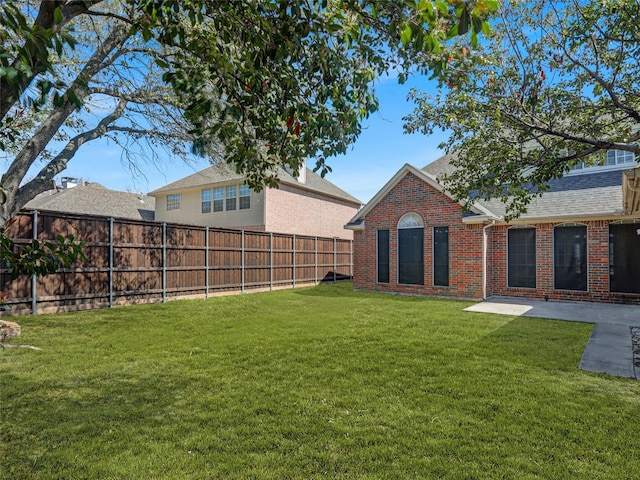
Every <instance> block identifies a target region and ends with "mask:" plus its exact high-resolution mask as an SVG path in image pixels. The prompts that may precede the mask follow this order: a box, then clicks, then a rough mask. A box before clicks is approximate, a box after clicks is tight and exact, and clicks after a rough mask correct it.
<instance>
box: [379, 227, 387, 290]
mask: <svg viewBox="0 0 640 480" xmlns="http://www.w3.org/2000/svg"><path fill="white" fill-rule="evenodd" d="M377 251H378V259H377V267H378V283H389V230H378V250H377Z"/></svg>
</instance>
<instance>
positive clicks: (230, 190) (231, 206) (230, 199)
mask: <svg viewBox="0 0 640 480" xmlns="http://www.w3.org/2000/svg"><path fill="white" fill-rule="evenodd" d="M226 190H227V194H226V197H227V203H226V206H225V210H227V211H228V210H235V209H236V186H235V185H229V186H228V187H227V188H226Z"/></svg>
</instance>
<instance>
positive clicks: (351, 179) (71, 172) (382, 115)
mask: <svg viewBox="0 0 640 480" xmlns="http://www.w3.org/2000/svg"><path fill="white" fill-rule="evenodd" d="M412 86H415V87H417V88H419V89H421V90H426V89H433V88H434V87H433V82H429V81H428V80H427V78H426V77H415V78H413V79H412V80H411V81H410V82H407V83H406V84H405V85H399V84H398V83H397V80H396V79H395V78H392V77H388V78H384V79H382V80H381V81H379V82H378V83H377V84H376V92H377V94H378V97H379V99H380V109H379V111H378V112H376V113H374V114H373V115H372V116H371V117H370V118H369V119H367V120H366V121H365V123H364V125H363V126H364V128H363V132H362V134H361V136H360V137H359V139H358V140H357V142H356V143H355V144H354V145H353V146H352V147H351V148H350V149H349V150H348V151H347V153H346V154H345V155H342V156H339V157H333V158H330V159H329V161H328V163H329V165H330V166H331V168H332V169H333V171H332V172H330V173H329V174H328V175H327V177H326V178H327V179H328V180H329V181H331V182H333V183H334V184H336V185H337V186H339V187H340V188H342V189H343V190H345V191H347V192H349V193H350V194H351V195H353V196H354V197H356V198H358V199H359V200H361V201H362V202H363V203H366V202H367V201H369V200H370V199H371V197H373V195H375V194H376V192H377V191H378V190H380V188H382V186H383V185H384V184H385V183H386V182H387V181H388V180H389V179H390V178H391V177H392V176H393V174H394V173H396V172H397V171H398V170H399V169H400V167H402V165H404V164H405V163H410V164H412V165H414V166H417V167H423V166H424V165H426V164H428V163H430V162H431V161H433V160H435V159H437V158H438V157H439V156H441V155H442V154H443V152H442V151H440V150H438V144H440V142H442V141H443V140H444V139H445V138H446V137H445V135H444V134H443V133H439V134H438V133H436V134H434V135H431V136H425V135H421V134H412V135H406V134H404V133H403V128H402V125H403V122H402V117H403V116H405V115H407V114H408V113H410V112H411V111H412V110H413V104H412V103H410V102H407V94H408V93H409V90H410V88H411V87H412ZM121 152H122V150H121V148H120V147H119V146H118V145H116V144H114V143H113V142H107V141H106V140H96V141H94V142H91V144H87V145H85V146H83V147H82V148H81V149H80V150H79V151H78V153H77V154H76V156H75V157H74V158H73V159H72V161H71V162H70V163H69V166H68V167H67V169H66V170H65V171H64V172H63V173H62V174H61V175H60V176H70V177H80V178H82V179H84V180H87V181H91V182H98V183H100V184H102V185H103V186H105V187H107V188H110V189H113V190H122V191H131V192H143V193H147V192H150V191H152V190H155V189H157V188H159V187H162V186H163V185H166V184H168V183H171V182H174V181H176V180H179V179H180V178H183V177H185V176H187V175H190V174H192V173H194V172H197V171H198V170H201V169H203V168H206V167H207V166H209V164H208V163H207V161H206V159H197V160H196V161H195V163H194V164H192V165H187V164H185V163H184V162H181V161H178V160H173V161H166V162H163V163H161V164H158V165H142V166H141V167H140V168H141V169H142V170H143V171H144V172H145V174H144V176H142V175H133V174H132V172H131V171H130V170H129V168H128V167H127V166H126V165H123V164H122V161H121Z"/></svg>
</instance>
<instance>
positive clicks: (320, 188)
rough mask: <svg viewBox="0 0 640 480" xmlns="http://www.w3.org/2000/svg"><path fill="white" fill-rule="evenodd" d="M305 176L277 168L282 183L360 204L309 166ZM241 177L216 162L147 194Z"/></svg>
mask: <svg viewBox="0 0 640 480" xmlns="http://www.w3.org/2000/svg"><path fill="white" fill-rule="evenodd" d="M306 176H307V178H306V183H300V182H298V181H297V180H296V179H295V178H294V177H292V176H291V175H290V174H289V173H287V172H286V171H285V170H284V169H283V168H280V169H279V170H278V178H279V179H280V182H281V183H283V184H287V185H291V186H294V187H297V188H301V189H304V190H309V191H312V192H315V193H318V194H321V195H328V196H330V197H334V198H337V199H340V200H344V201H347V202H350V203H354V204H357V205H361V204H362V202H361V201H360V200H358V199H357V198H355V197H354V196H352V195H350V194H349V193H347V192H345V191H344V190H342V189H341V188H339V187H337V186H336V185H334V184H333V183H331V182H330V181H329V180H327V179H326V178H322V177H321V176H320V175H318V174H317V173H314V172H313V171H312V170H310V169H309V168H307V171H306ZM243 178H244V176H243V175H240V174H238V173H237V172H236V171H235V169H234V168H233V167H232V166H230V165H228V164H226V163H218V164H216V165H213V166H211V167H209V168H205V169H204V170H201V171H199V172H196V173H194V174H192V175H189V176H187V177H184V178H181V179H180V180H177V181H175V182H173V183H170V184H168V185H165V186H164V187H160V188H158V189H156V190H154V191H152V192H150V193H149V195H158V194H163V193H169V192H176V191H180V190H186V189H189V188H197V187H202V186H205V185H211V184H214V183H221V182H230V181H236V180H238V181H240V180H242V179H243Z"/></svg>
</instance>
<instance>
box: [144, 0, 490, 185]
mask: <svg viewBox="0 0 640 480" xmlns="http://www.w3.org/2000/svg"><path fill="white" fill-rule="evenodd" d="M479 3H481V2H462V3H460V5H458V6H457V7H455V6H453V5H449V4H444V3H443V2H426V1H419V2H415V3H414V2H397V1H396V2H389V1H373V2H372V1H365V2H358V1H331V2H323V3H318V2H305V1H301V0H290V1H268V2H259V3H258V4H256V5H252V6H250V7H249V8H247V5H246V3H245V2H241V1H235V2H234V1H232V2H227V3H226V4H224V6H220V4H205V5H202V3H201V2H195V1H184V2H173V1H168V0H147V1H145V2H143V3H142V5H141V8H142V9H143V11H144V12H145V13H146V15H145V16H144V17H143V19H142V20H141V21H140V22H139V23H138V24H137V28H138V30H139V31H140V32H142V35H143V38H147V37H148V38H151V37H152V36H153V38H155V39H156V40H157V41H159V42H161V43H162V44H164V45H166V46H168V47H171V48H174V49H178V50H179V51H180V52H181V53H180V54H179V55H176V56H175V57H174V58H173V59H172V61H171V62H170V63H167V62H166V61H164V60H162V62H161V63H159V65H160V66H161V67H163V68H166V69H167V71H166V73H165V74H164V77H163V78H164V80H165V81H166V82H168V83H169V84H171V85H172V87H173V89H174V91H175V92H176V94H177V95H179V96H180V97H181V98H182V99H183V101H184V103H185V105H186V108H185V115H186V117H187V118H188V119H189V120H190V121H191V123H192V124H193V125H194V129H193V130H192V132H191V133H193V134H194V135H195V136H196V137H197V139H198V140H197V142H196V143H197V146H196V151H206V150H207V143H208V142H210V140H211V139H215V140H217V141H218V142H219V143H221V144H223V145H224V146H225V158H226V159H227V161H228V162H230V163H231V164H234V165H235V166H236V168H237V170H238V172H240V173H243V174H246V175H247V176H248V179H249V183H250V184H251V185H252V187H253V188H254V189H260V188H261V187H262V186H263V185H265V184H268V185H275V183H276V182H277V178H276V172H277V167H278V166H280V165H282V164H285V165H288V166H290V167H292V168H293V170H294V171H297V170H298V169H299V168H300V166H301V165H302V162H303V161H304V160H306V159H307V158H315V159H316V161H317V163H316V170H319V171H320V172H321V174H323V175H324V174H325V173H326V172H327V171H328V170H330V168H329V166H328V165H327V163H326V159H327V158H328V157H330V156H332V155H336V154H341V153H345V152H346V150H347V148H348V146H349V145H350V144H352V143H353V142H354V141H355V139H356V138H357V137H358V135H359V134H360V131H361V122H362V120H363V119H365V118H366V117H367V116H368V115H370V114H371V113H372V112H374V111H375V110H376V109H377V108H378V103H377V99H376V97H375V92H374V90H373V88H372V82H373V81H374V80H375V79H376V78H377V77H378V76H379V75H382V74H384V73H385V72H387V71H389V70H392V69H400V70H401V71H402V77H403V78H404V77H405V76H406V75H407V74H408V73H409V72H410V70H411V69H412V68H416V66H418V67H419V68H423V69H433V70H434V71H437V72H441V71H443V67H444V66H445V64H444V62H443V61H442V59H436V57H435V56H430V57H428V58H429V60H428V61H427V62H426V63H425V62H423V58H424V59H426V58H427V57H424V56H423V55H422V53H423V52H425V51H426V52H436V53H439V52H440V50H441V43H443V42H446V41H447V40H448V39H449V38H451V36H452V33H451V29H450V28H449V25H450V24H452V23H455V22H456V21H458V18H459V17H460V16H462V15H467V16H470V17H473V18H474V19H475V20H476V21H475V22H474V24H473V26H471V27H469V28H467V29H466V30H464V31H463V32H462V33H467V32H468V31H470V32H471V34H472V35H477V34H478V33H480V31H481V29H482V28H485V30H486V29H487V25H488V23H487V22H486V18H487V15H488V14H489V13H491V9H490V8H487V10H486V11H484V13H481V12H480V9H478V8H477V5H478V4H479ZM176 19H179V21H176ZM462 33H461V34H462ZM212 91H213V92H216V94H217V95H218V96H219V98H220V99H221V101H220V102H212V101H211V96H212V95H211V94H212Z"/></svg>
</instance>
